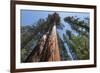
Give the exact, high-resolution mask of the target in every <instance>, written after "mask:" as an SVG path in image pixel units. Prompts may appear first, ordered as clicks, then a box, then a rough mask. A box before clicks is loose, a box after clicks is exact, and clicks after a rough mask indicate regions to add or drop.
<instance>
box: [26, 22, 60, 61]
mask: <svg viewBox="0 0 100 73" xmlns="http://www.w3.org/2000/svg"><path fill="white" fill-rule="evenodd" d="M44 61H60V53H59V47H58V41H57V33H56V25H55V24H54V25H52V27H51V28H50V29H49V30H48V31H47V32H46V33H45V34H44V35H43V36H42V38H41V39H40V40H39V42H38V44H37V45H36V46H35V48H34V49H33V51H32V52H31V54H30V55H29V56H28V57H27V59H26V61H25V62H44Z"/></svg>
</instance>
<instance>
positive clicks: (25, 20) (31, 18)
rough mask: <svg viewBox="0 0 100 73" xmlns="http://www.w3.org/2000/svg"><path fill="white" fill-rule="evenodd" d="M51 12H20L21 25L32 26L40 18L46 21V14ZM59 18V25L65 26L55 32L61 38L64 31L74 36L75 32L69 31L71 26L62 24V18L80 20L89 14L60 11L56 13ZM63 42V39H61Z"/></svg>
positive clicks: (51, 12)
mask: <svg viewBox="0 0 100 73" xmlns="http://www.w3.org/2000/svg"><path fill="white" fill-rule="evenodd" d="M53 13H54V12H53V11H39V10H38V11H36V10H35V11H34V10H21V25H22V26H25V25H32V24H34V23H36V22H37V21H38V20H39V19H40V18H43V19H46V18H47V17H48V14H53ZM57 13H58V14H59V16H60V18H61V23H62V24H63V25H65V27H64V29H62V30H59V29H58V30H57V32H58V33H59V35H60V37H61V38H63V34H64V33H65V32H66V30H70V31H72V33H73V34H76V32H75V31H73V30H72V29H71V26H70V25H69V24H68V23H66V22H64V18H65V17H67V16H77V17H78V18H80V19H84V18H86V17H88V18H89V17H90V14H89V13H83V12H81V13H80V12H77V13H76V12H62V11H57ZM62 40H63V39H62Z"/></svg>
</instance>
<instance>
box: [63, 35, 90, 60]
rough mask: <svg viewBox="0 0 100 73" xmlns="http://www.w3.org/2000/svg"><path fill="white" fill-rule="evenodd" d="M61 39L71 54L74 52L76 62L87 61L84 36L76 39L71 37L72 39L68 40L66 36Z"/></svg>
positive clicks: (87, 50) (87, 53)
mask: <svg viewBox="0 0 100 73" xmlns="http://www.w3.org/2000/svg"><path fill="white" fill-rule="evenodd" d="M63 38H64V40H66V41H67V43H68V45H69V46H70V47H71V48H72V50H73V52H75V54H76V56H77V58H78V60H84V59H89V44H88V39H87V38H86V37H85V36H82V37H78V36H75V35H72V39H71V40H69V39H68V37H67V36H65V35H63Z"/></svg>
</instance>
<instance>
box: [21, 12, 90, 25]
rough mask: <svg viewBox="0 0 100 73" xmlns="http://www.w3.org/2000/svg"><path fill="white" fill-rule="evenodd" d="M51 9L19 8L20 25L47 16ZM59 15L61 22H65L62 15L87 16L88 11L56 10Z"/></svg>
mask: <svg viewBox="0 0 100 73" xmlns="http://www.w3.org/2000/svg"><path fill="white" fill-rule="evenodd" d="M53 13H54V12H53V11H39V10H38V11H36V10H35V11H34V10H21V25H32V24H34V23H36V22H37V21H38V20H39V19H40V18H44V19H45V18H47V16H48V14H53ZM57 13H58V14H59V16H60V17H61V22H62V23H64V24H65V22H64V20H63V19H64V17H66V16H77V17H79V18H85V17H89V13H76V12H61V11H57Z"/></svg>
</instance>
